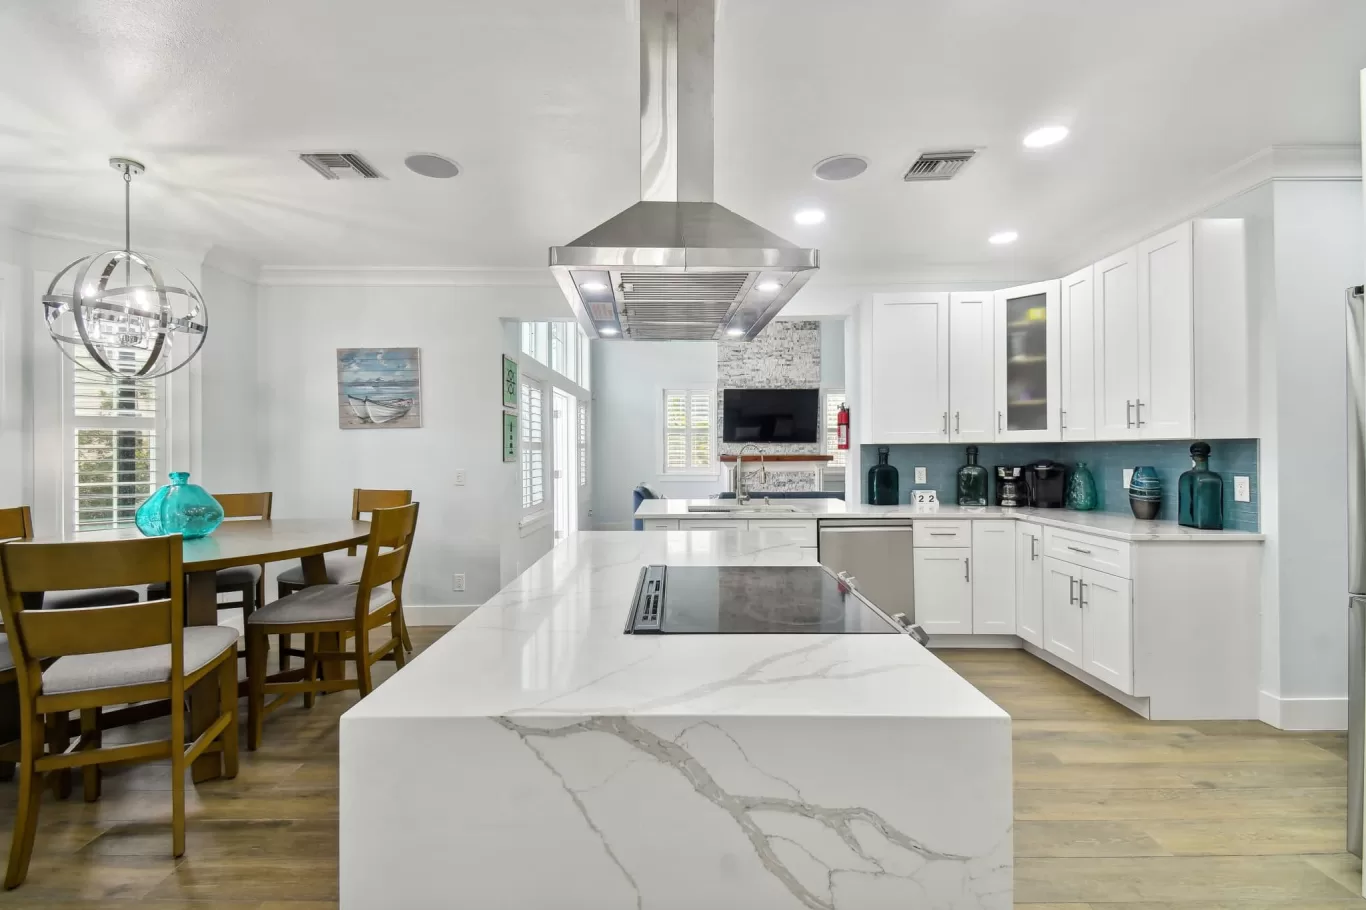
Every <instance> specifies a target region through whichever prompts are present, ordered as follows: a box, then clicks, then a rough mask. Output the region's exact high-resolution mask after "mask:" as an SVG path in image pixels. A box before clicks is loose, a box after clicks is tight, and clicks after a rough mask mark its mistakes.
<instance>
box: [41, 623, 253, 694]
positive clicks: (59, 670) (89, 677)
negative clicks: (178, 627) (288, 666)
mask: <svg viewBox="0 0 1366 910" xmlns="http://www.w3.org/2000/svg"><path fill="white" fill-rule="evenodd" d="M224 651H231V652H232V653H233V655H234V659H235V658H236V653H237V630H236V629H233V628H231V627H229V626H188V627H186V629H185V674H186V675H187V676H188V675H189V674H191V673H193V672H194V671H196V670H198V669H200V668H202V667H204V666H205V665H207V664H208V663H210V662H211V661H212V660H213V659H214V658H215V657H217V656H218V655H220V654H222V653H223V652H224ZM170 678H171V646H170V645H154V646H152V647H150V648H133V649H132V650H129V651H105V652H103V653H100V654H73V655H69V656H67V657H59V658H57V662H56V663H54V664H53V665H52V666H50V667H48V668H47V669H46V670H44V671H43V694H45V695H55V694H57V693H59V692H84V691H87V690H90V689H112V688H114V687H115V686H138V685H143V684H145V683H159V682H167V681H169V680H170Z"/></svg>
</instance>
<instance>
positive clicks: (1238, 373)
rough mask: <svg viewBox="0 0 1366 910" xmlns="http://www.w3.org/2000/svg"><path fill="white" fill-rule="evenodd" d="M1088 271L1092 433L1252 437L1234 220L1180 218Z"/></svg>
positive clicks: (1241, 270)
mask: <svg viewBox="0 0 1366 910" xmlns="http://www.w3.org/2000/svg"><path fill="white" fill-rule="evenodd" d="M1093 274H1094V291H1093V296H1094V306H1093V309H1092V312H1093V315H1094V323H1095V324H1094V338H1095V345H1094V370H1095V395H1096V400H1095V408H1096V435H1095V438H1097V439H1191V438H1194V437H1197V436H1198V437H1210V438H1238V437H1248V436H1255V435H1256V428H1255V425H1254V417H1253V415H1254V409H1253V407H1252V400H1251V395H1252V389H1253V388H1254V387H1255V383H1254V382H1253V381H1252V380H1253V376H1252V366H1251V357H1252V352H1251V348H1250V338H1249V334H1248V329H1247V326H1248V314H1247V290H1246V285H1247V279H1246V254H1245V252H1244V237H1243V222H1242V221H1241V220H1239V219H1200V220H1197V221H1194V222H1186V223H1184V224H1180V225H1178V226H1176V227H1174V228H1172V229H1170V230H1167V231H1163V232H1162V233H1160V234H1157V235H1156V236H1153V237H1150V238H1148V239H1147V240H1144V241H1143V242H1142V243H1140V244H1138V246H1136V247H1132V248H1131V249H1128V250H1125V251H1124V252H1122V253H1118V254H1116V255H1114V256H1111V257H1110V258H1108V259H1104V260H1102V261H1100V262H1098V263H1096V265H1095V266H1094V268H1093Z"/></svg>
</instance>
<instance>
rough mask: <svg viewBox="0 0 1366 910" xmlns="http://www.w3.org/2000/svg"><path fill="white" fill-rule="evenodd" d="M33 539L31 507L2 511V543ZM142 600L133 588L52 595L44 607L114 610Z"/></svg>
mask: <svg viewBox="0 0 1366 910" xmlns="http://www.w3.org/2000/svg"><path fill="white" fill-rule="evenodd" d="M32 539H33V513H32V512H31V511H30V510H29V507H28V506H15V507H14V508H10V509H0V542H4V541H7V540H32ZM141 599H142V597H141V596H140V595H139V594H138V592H137V591H135V590H134V589H132V588H90V589H87V590H81V591H49V592H48V593H47V594H46V596H44V598H43V606H44V607H46V608H47V609H49V610H62V609H66V608H67V607H113V606H117V605H118V604H135V603H137V602H138V601H139V600H141Z"/></svg>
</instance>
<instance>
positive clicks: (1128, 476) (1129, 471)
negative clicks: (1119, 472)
mask: <svg viewBox="0 0 1366 910" xmlns="http://www.w3.org/2000/svg"><path fill="white" fill-rule="evenodd" d="M1133 479H1134V469H1133V468H1125V469H1124V489H1126V490H1127V489H1129V482H1130V481H1131V480H1133Z"/></svg>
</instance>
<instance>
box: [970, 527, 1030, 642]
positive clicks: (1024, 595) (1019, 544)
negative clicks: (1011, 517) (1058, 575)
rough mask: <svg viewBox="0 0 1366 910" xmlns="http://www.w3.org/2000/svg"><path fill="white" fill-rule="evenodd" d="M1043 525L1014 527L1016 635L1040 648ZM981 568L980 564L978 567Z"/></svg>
mask: <svg viewBox="0 0 1366 910" xmlns="http://www.w3.org/2000/svg"><path fill="white" fill-rule="evenodd" d="M1043 559H1044V557H1043V528H1042V527H1040V526H1039V525H1036V524H1030V523H1029V522H1026V521H1022V522H1019V523H1017V524H1016V526H1015V634H1016V635H1018V636H1020V637H1021V638H1023V639H1024V640H1025V641H1027V642H1029V643H1030V644H1031V645H1034V646H1035V647H1037V648H1042V647H1043V646H1044V643H1043ZM979 568H980V566H979Z"/></svg>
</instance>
